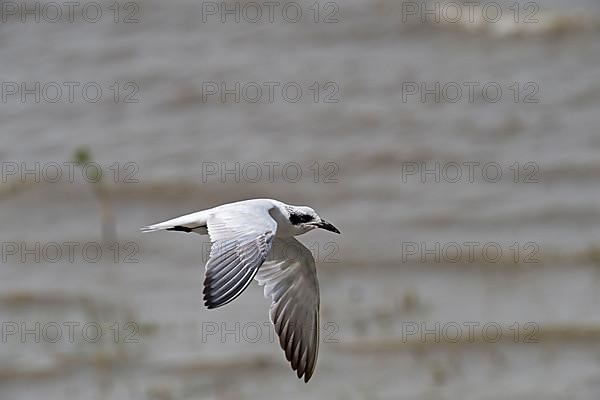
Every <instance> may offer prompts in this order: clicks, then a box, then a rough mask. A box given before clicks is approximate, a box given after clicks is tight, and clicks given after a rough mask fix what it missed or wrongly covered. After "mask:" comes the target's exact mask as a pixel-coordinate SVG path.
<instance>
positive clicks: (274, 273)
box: [142, 199, 340, 382]
mask: <svg viewBox="0 0 600 400" xmlns="http://www.w3.org/2000/svg"><path fill="white" fill-rule="evenodd" d="M315 228H323V229H326V230H328V231H331V232H335V233H340V231H338V230H337V228H336V227H335V226H333V225H332V224H330V223H329V222H327V221H325V220H323V219H322V218H321V217H319V215H317V213H316V212H315V211H314V210H313V209H312V208H310V207H303V206H291V205H288V204H285V203H282V202H280V201H277V200H272V199H253V200H244V201H238V202H235V203H229V204H223V205H221V206H218V207H214V208H211V209H208V210H203V211H198V212H195V213H192V214H187V215H184V216H181V217H178V218H174V219H170V220H168V221H165V222H160V223H157V224H154V225H150V226H146V227H144V228H142V231H143V232H154V231H162V230H167V231H179V232H195V233H198V234H201V235H206V234H208V235H209V236H210V241H211V243H212V244H211V251H210V257H209V259H208V262H207V263H206V276H205V279H204V304H205V305H206V307H207V308H209V309H210V308H217V307H221V306H223V305H225V304H227V303H229V302H230V301H232V300H234V299H235V298H236V297H238V296H239V295H240V294H241V293H242V292H243V291H244V289H246V287H248V285H249V284H250V283H251V282H252V279H253V278H254V279H256V280H257V281H258V284H259V285H261V286H264V292H265V297H267V298H269V297H270V298H271V302H272V303H271V308H270V311H269V316H270V319H271V322H272V323H273V325H274V326H275V331H276V332H277V335H278V336H279V344H280V345H281V348H282V349H283V351H284V352H285V356H286V358H287V360H288V361H289V362H290V363H291V365H292V369H293V370H294V371H296V373H297V375H298V378H302V377H303V376H304V381H305V382H308V380H309V379H310V378H311V376H312V375H313V372H314V370H315V365H316V363H317V354H318V351H319V282H318V281H317V270H316V268H315V260H314V258H313V256H312V254H311V252H310V250H309V249H307V248H306V247H305V246H304V245H302V244H301V243H300V242H299V241H298V240H296V238H295V237H294V236H298V235H302V234H303V233H306V232H308V231H311V230H313V229H315ZM292 248H293V249H294V251H291V250H290V249H292Z"/></svg>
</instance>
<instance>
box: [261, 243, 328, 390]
mask: <svg viewBox="0 0 600 400" xmlns="http://www.w3.org/2000/svg"><path fill="white" fill-rule="evenodd" d="M272 254H273V259H272V260H271V259H270V260H269V261H267V262H266V263H264V265H263V266H262V267H261V268H260V270H259V271H258V274H257V275H256V280H257V281H258V283H259V284H260V285H264V287H265V288H264V291H265V297H271V300H272V304H271V309H270V312H269V315H270V318H271V322H272V323H273V325H274V326H275V331H276V332H277V335H278V336H279V344H280V345H281V348H282V349H283V351H284V352H285V356H286V358H287V359H288V361H290V363H291V364H292V369H293V370H295V371H296V372H297V374H298V378H302V376H303V375H304V381H305V382H308V380H309V379H310V378H311V376H312V374H313V372H314V370H315V365H316V363H317V354H318V352H319V282H318V281H317V270H316V268H315V260H314V258H313V256H312V254H311V252H310V250H308V249H307V248H306V247H305V246H304V245H303V244H302V243H300V242H299V241H297V240H296V239H295V238H293V237H290V238H287V239H276V240H275V242H274V244H273V251H272Z"/></svg>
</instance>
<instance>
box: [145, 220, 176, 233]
mask: <svg viewBox="0 0 600 400" xmlns="http://www.w3.org/2000/svg"><path fill="white" fill-rule="evenodd" d="M172 227H173V226H172V225H167V224H165V223H164V222H161V223H160V224H154V225H148V226H143V227H141V228H140V231H142V232H144V233H148V232H156V231H164V230H166V229H169V228H172Z"/></svg>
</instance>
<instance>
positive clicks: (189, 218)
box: [140, 211, 207, 232]
mask: <svg viewBox="0 0 600 400" xmlns="http://www.w3.org/2000/svg"><path fill="white" fill-rule="evenodd" d="M206 218H207V214H206V213H205V212H204V211H199V212H195V213H192V214H187V215H183V216H181V217H177V218H173V219H170V220H168V221H164V222H159V223H157V224H154V225H148V226H144V227H143V228H140V230H141V231H142V232H156V231H165V230H173V231H184V232H190V231H192V230H194V229H199V228H203V227H206ZM195 232H196V231H195Z"/></svg>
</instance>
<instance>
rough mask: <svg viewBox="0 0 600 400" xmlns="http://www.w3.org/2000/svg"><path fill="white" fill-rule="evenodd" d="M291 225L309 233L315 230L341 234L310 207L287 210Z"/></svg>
mask: <svg viewBox="0 0 600 400" xmlns="http://www.w3.org/2000/svg"><path fill="white" fill-rule="evenodd" d="M287 211H288V213H289V217H288V218H289V220H290V224H292V226H294V228H296V229H297V230H299V231H302V232H308V231H311V230H313V229H315V228H322V229H325V230H327V231H331V232H335V233H340V231H339V230H338V229H337V228H336V227H335V226H333V225H332V224H331V223H329V222H327V221H325V220H324V219H322V218H321V217H319V215H318V214H317V213H316V212H315V210H313V209H312V208H310V207H300V206H290V207H288V209H287Z"/></svg>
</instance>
